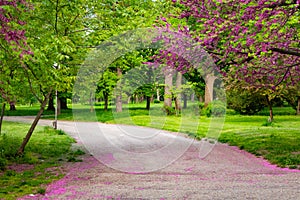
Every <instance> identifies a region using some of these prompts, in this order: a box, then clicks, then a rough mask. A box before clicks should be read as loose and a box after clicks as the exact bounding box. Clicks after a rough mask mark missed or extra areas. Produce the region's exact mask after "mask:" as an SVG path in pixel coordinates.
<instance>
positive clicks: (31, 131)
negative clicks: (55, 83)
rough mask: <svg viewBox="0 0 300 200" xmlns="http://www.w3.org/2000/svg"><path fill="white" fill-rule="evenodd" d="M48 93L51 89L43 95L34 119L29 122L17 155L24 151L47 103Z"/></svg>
mask: <svg viewBox="0 0 300 200" xmlns="http://www.w3.org/2000/svg"><path fill="white" fill-rule="evenodd" d="M50 95H51V91H50V92H49V93H48V94H47V95H46V96H45V99H44V101H43V102H42V105H41V108H40V110H39V112H38V114H37V115H36V117H35V119H34V121H33V122H32V124H31V126H30V128H29V130H28V132H27V134H26V136H25V138H24V139H23V142H22V144H21V146H20V148H19V149H18V151H17V155H22V154H23V153H24V149H25V147H26V145H27V143H28V142H29V140H30V138H31V136H32V133H33V131H34V129H35V127H36V125H37V124H38V122H39V120H40V118H41V116H42V114H43V112H44V109H45V107H46V105H47V102H48V100H49V97H50Z"/></svg>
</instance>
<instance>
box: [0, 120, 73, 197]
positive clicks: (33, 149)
mask: <svg viewBox="0 0 300 200" xmlns="http://www.w3.org/2000/svg"><path fill="white" fill-rule="evenodd" d="M28 128H29V124H22V123H15V122H3V126H2V133H1V135H0V199H16V198H17V197H20V196H23V195H25V194H36V193H41V194H43V193H45V187H46V184H47V183H50V182H52V181H53V180H56V179H59V178H61V177H62V176H63V174H62V172H61V171H60V170H59V168H57V166H59V165H61V163H62V162H65V161H68V160H72V161H73V160H76V159H74V158H75V157H76V155H77V154H78V152H73V151H71V149H70V147H71V144H72V143H74V142H75V141H74V139H73V138H70V137H69V136H68V135H66V134H65V133H64V132H62V131H56V130H53V129H52V128H50V127H37V129H36V131H35V132H34V133H33V136H32V138H31V140H30V141H29V143H28V145H27V147H26V148H25V153H24V155H23V156H19V157H16V156H15V154H16V151H17V149H18V147H19V145H20V144H21V141H22V138H23V137H24V136H25V134H26V132H27V130H28ZM75 154H76V155H75Z"/></svg>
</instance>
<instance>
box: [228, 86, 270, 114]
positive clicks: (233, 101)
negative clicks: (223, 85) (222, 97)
mask: <svg viewBox="0 0 300 200" xmlns="http://www.w3.org/2000/svg"><path fill="white" fill-rule="evenodd" d="M227 105H228V108H230V109H233V110H235V111H236V112H238V113H239V114H247V115H253V114H255V113H257V112H259V111H261V110H262V109H263V108H264V107H265V106H266V99H265V96H263V95H262V94H259V93H256V92H253V91H250V90H242V89H241V90H231V91H227Z"/></svg>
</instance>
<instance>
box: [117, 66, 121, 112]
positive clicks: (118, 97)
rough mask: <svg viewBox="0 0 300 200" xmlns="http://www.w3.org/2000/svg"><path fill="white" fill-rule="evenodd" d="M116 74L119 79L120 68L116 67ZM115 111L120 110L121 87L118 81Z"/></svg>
mask: <svg viewBox="0 0 300 200" xmlns="http://www.w3.org/2000/svg"><path fill="white" fill-rule="evenodd" d="M117 76H118V78H119V80H120V78H121V76H122V69H121V68H119V67H118V68H117ZM116 112H122V87H121V83H120V81H119V82H118V84H117V85H116Z"/></svg>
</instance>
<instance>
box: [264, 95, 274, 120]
mask: <svg viewBox="0 0 300 200" xmlns="http://www.w3.org/2000/svg"><path fill="white" fill-rule="evenodd" d="M266 100H267V104H268V107H269V111H270V116H269V120H268V121H269V122H272V121H273V119H274V117H273V106H272V103H271V101H270V99H269V96H268V95H266Z"/></svg>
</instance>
